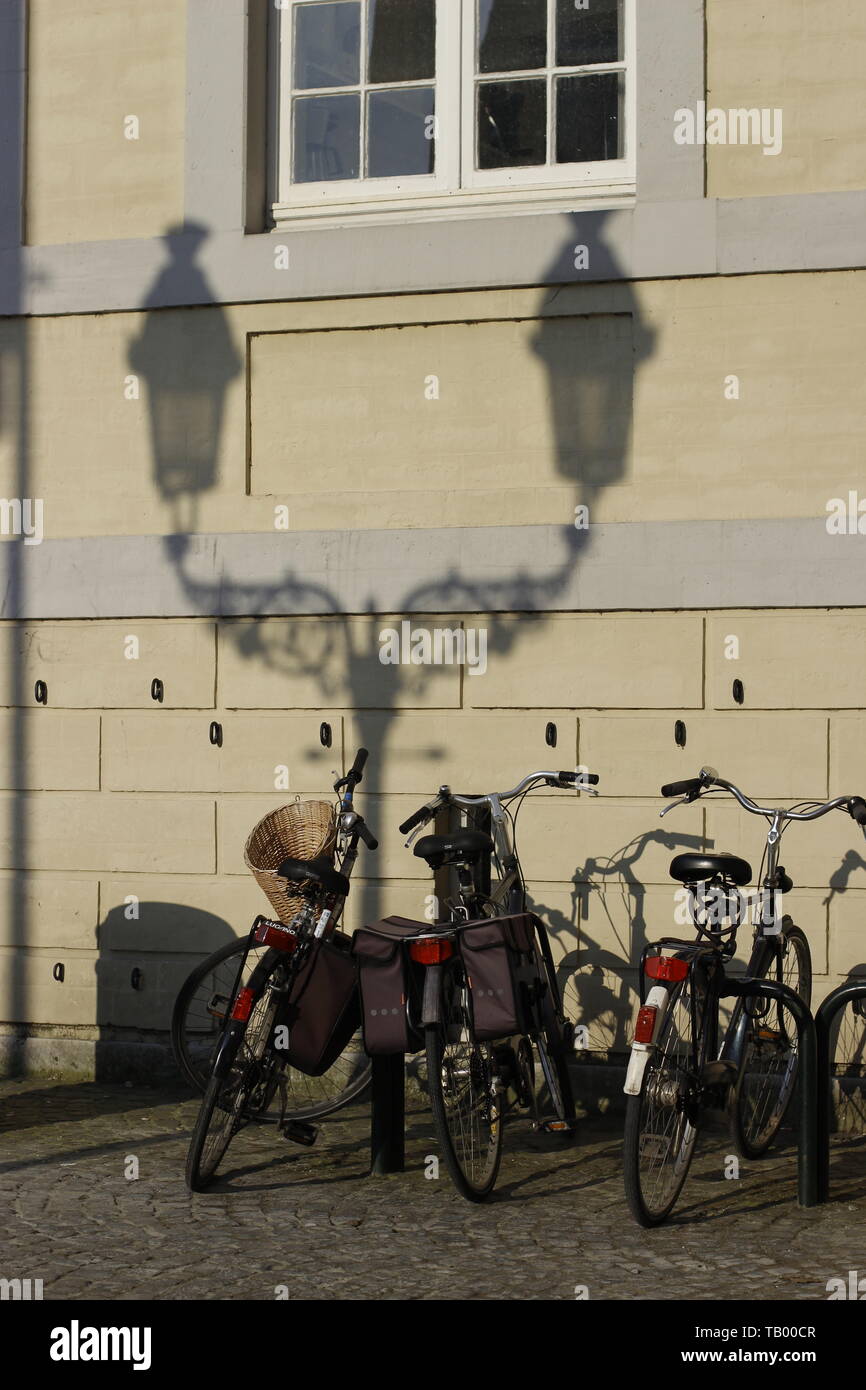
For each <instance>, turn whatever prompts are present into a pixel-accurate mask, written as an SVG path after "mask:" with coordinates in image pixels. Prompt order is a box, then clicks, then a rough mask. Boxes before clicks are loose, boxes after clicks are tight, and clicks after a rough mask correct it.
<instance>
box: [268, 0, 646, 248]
mask: <svg viewBox="0 0 866 1390" xmlns="http://www.w3.org/2000/svg"><path fill="white" fill-rule="evenodd" d="M315 3H317V0H273V4H274V8H273V10H272V12H271V13H272V15H273V17H274V22H273V23H272V24H271V26H270V27H271V34H270V45H271V48H270V53H271V62H272V69H271V71H272V73H273V74H274V79H275V80H274V83H273V88H272V117H271V120H270V123H269V125H270V131H271V138H272V140H273V142H274V143H273V148H272V151H271V160H270V168H271V195H270V201H271V208H272V216H273V220H274V225H275V227H276V228H280V227H285V226H286V225H288V224H297V223H298V222H299V221H304V220H308V219H315V221H316V222H317V223H324V222H326V221H330V222H333V223H337V222H343V221H345V219H346V217H351V218H352V219H353V220H354V219H355V218H361V219H366V220H368V221H373V222H378V221H381V220H382V219H383V218H385V219H386V220H387V219H389V218H396V219H398V220H400V221H407V220H427V219H428V218H429V217H431V216H433V217H436V216H447V217H452V216H453V215H454V214H455V212H458V213H462V214H464V215H466V216H488V215H490V214H491V213H493V214H501V215H504V214H508V213H513V212H516V211H520V210H524V211H538V210H542V209H544V208H556V207H563V206H565V205H566V204H568V205H569V206H573V205H574V202H575V199H576V197H578V198H579V199H580V203H581V206H584V205H585V206H587V208H589V207H598V206H610V205H611V204H612V203H618V202H620V201H631V200H632V199H633V197H634V192H635V145H636V140H637V130H636V126H637V122H636V113H637V97H636V86H637V52H636V47H637V45H636V32H637V21H636V0H623V58H622V61H621V62H617V63H597V64H587V65H586V66H585V67H574V66H572V67H555V66H549V65H546V66H545V67H544V68H543V69H536V70H534V71H527V72H526V73H520V74H517V73H515V74H511V73H509V74H508V79H509V80H510V79H511V78H512V77H517V76H525V77H527V78H532V77H535V78H536V79H537V78H538V77H539V76H540V75H542V74H544V76H545V80H546V81H547V84H548V93H549V100H548V103H547V120H548V140H547V147H548V154H549V155H550V154H552V153H553V150H552V131H553V86H554V78H555V76H556V75H558V74H561V75H565V74H571V73H576V74H580V73H582V72H583V73H596V72H601V73H603V72H622V73H623V74H624V77H625V86H626V90H625V99H624V103H623V116H624V125H625V129H624V131H623V142H624V150H625V153H624V157H623V158H622V159H616V160H613V159H606V160H599V161H596V162H593V163H588V164H546V165H544V166H541V165H532V166H517V167H514V168H504V169H476V168H475V139H476V131H475V86H476V83H477V82H478V81H479V80H480V81H490V80H491V79H492V80H495V74H487V73H484V74H476V72H475V53H476V26H477V20H476V16H477V12H478V7H477V3H476V0H436V76H435V79H433V80H432V82H425V81H423V80H418V81H414V80H413V81H409V82H406V83H401V84H396V85H402V86H406V87H419V86H428V85H433V86H434V87H435V92H436V97H435V110H436V118H437V138H436V171H435V173H433V174H417V175H410V176H403V177H399V178H374V179H340V180H337V179H331V180H327V181H325V182H322V183H301V184H292V182H291V159H292V131H291V115H290V112H289V111H288V110H287V109H286V107H287V106H288V104H289V103H290V102H291V90H292V58H293V54H292V35H293V31H294V23H293V20H294V12H295V10H296V9H298V8H300V7H301V6H302V5H305V4H315ZM361 3H362V6H363V5H364V0H361ZM547 3H548V48H549V52H548V56H549V57H552V56H554V55H553V43H554V41H555V38H554V20H555V13H556V6H555V0H547ZM365 32H366V30H365V28H364V27H362V61H363V56H364V34H365ZM503 80H505V79H504V78H503ZM373 85H374V86H376V85H378V84H373ZM350 86H351V84H347V87H350ZM329 90H330V89H329ZM335 90H336V91H340V90H343V89H340V88H337V89H335ZM282 93H285V94H286V95H285V96H281V94H282ZM455 112H456V113H457V120H456V122H454V121H453V113H455ZM455 126H456V129H455Z"/></svg>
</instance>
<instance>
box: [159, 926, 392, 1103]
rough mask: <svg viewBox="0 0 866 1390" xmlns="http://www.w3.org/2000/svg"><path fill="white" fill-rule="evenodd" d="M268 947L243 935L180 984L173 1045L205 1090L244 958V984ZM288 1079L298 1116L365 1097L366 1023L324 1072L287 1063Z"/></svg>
mask: <svg viewBox="0 0 866 1390" xmlns="http://www.w3.org/2000/svg"><path fill="white" fill-rule="evenodd" d="M269 949H270V948H269V947H268V946H266V945H259V944H258V943H255V944H253V945H252V946H251V945H250V941H249V937H248V936H244V937H238V938H237V939H236V940H234V941H229V942H227V943H226V944H225V945H224V946H220V947H219V948H218V949H217V950H216V951H213V952H212V953H211V955H209V956H207V957H206V958H205V959H204V960H203V961H201V962H200V964H199V965H197V966H196V967H195V969H194V970H193V971H191V972H190V974H189V975H188V976H187V978H186V980H185V981H184V983H183V984H182V985H181V988H180V990H179V992H178V995H177V999H176V1000H175V1005H174V1009H173V1011H172V1018H171V1050H172V1053H173V1055H174V1059H175V1062H176V1064H177V1067H178V1069H179V1070H180V1072H181V1074H182V1075H183V1077H184V1079H185V1080H186V1081H187V1082H188V1083H189V1085H190V1086H191V1087H192V1088H193V1090H195V1091H198V1092H199V1093H200V1094H203V1093H204V1091H205V1090H206V1089H207V1084H208V1082H209V1080H210V1077H211V1072H212V1070H213V1059H214V1054H215V1052H216V1048H217V1045H218V1043H219V1041H220V1038H221V1037H222V1034H223V1030H224V1027H225V1022H226V1018H227V1016H228V1013H229V1012H230V1007H231V1001H232V999H233V997H234V994H235V993H236V985H237V981H238V970H239V968H240V967H241V958H242V957H244V956H245V960H244V963H243V968H242V974H243V979H242V981H241V984H242V985H243V984H248V983H249V979H250V977H251V975H252V973H253V970H254V969H255V968H256V966H257V965H258V964H259V962H260V961H261V959H262V957H263V956H264V955H265V954H266V952H267V951H268V950H269ZM283 1084H284V1086H285V1093H286V1094H285V1100H286V1113H287V1114H289V1113H290V1114H291V1116H292V1118H293V1119H295V1120H311V1119H316V1118H323V1117H324V1116H325V1115H330V1114H333V1112H334V1111H336V1110H340V1109H342V1107H343V1106H344V1105H348V1104H350V1102H351V1101H353V1100H358V1099H360V1097H361V1096H362V1095H363V1094H364V1093H365V1091H366V1090H367V1089H368V1087H369V1085H370V1059H369V1058H368V1057H367V1055H366V1053H365V1052H364V1042H363V1038H362V1035H361V1029H360V1028H357V1029H356V1030H355V1032H354V1034H353V1035H352V1037H351V1038H350V1040H349V1042H348V1044H347V1045H346V1047H345V1049H344V1050H343V1052H341V1054H340V1056H339V1057H338V1058H337V1059H336V1061H335V1062H334V1064H333V1066H331V1067H329V1068H328V1070H327V1071H326V1072H324V1073H323V1074H322V1075H321V1076H310V1075H308V1074H307V1073H306V1072H302V1071H300V1070H299V1069H298V1068H297V1067H293V1066H290V1065H289V1064H288V1063H286V1066H285V1069H284V1071H283ZM257 1118H258V1119H259V1120H261V1121H262V1122H264V1123H270V1124H276V1122H277V1121H278V1119H279V1118H280V1117H279V1115H278V1114H277V1113H276V1112H275V1111H273V1110H269V1111H268V1112H267V1113H266V1114H264V1115H259V1116H258V1117H257Z"/></svg>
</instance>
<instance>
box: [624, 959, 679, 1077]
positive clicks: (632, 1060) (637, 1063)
mask: <svg viewBox="0 0 866 1390" xmlns="http://www.w3.org/2000/svg"><path fill="white" fill-rule="evenodd" d="M669 999H670V995H669V994H668V991H667V990H666V989H665V987H664V985H653V987H652V989H651V990H650V992H649V994H648V995H647V997H646V1002H645V1005H644V1007H645V1008H650V1009H653V1008H654V1009H656V1010H657V1012H656V1021H655V1027H654V1028H653V1037H652V1042H648V1043H641V1042H633V1043H632V1045H631V1056H630V1057H629V1059H628V1070H627V1071H626V1074H625V1085H624V1086H623V1088H622V1089H623V1091H624V1092H625V1094H626V1095H627V1096H639V1095H640V1091H641V1086H642V1085H643V1079H644V1073H645V1072H646V1069H647V1063H648V1062H649V1059H650V1057H651V1056H652V1053H653V1049H654V1048H655V1043H656V1038H657V1037H658V1035H659V1029H660V1028H661V1026H662V1023H663V1022H664V1017H665V1010H666V1009H667V1006H668V1000H669Z"/></svg>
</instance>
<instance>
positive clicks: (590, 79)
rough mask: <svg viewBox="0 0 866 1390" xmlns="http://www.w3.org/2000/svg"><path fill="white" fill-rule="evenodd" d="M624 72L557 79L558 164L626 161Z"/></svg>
mask: <svg viewBox="0 0 866 1390" xmlns="http://www.w3.org/2000/svg"><path fill="white" fill-rule="evenodd" d="M624 92H625V83H624V81H623V74H622V73H620V72H598V73H591V74H589V75H588V76H586V77H557V79H556V162H557V163H558V164H589V163H591V162H592V161H593V160H596V159H622V157H623V148H622V142H623V131H624V129H625V124H624V121H623V117H622V102H623V93H624Z"/></svg>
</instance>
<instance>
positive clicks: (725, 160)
mask: <svg viewBox="0 0 866 1390" xmlns="http://www.w3.org/2000/svg"><path fill="white" fill-rule="evenodd" d="M706 14H707V106H708V107H716V108H721V109H723V110H726V111H727V110H730V109H737V108H745V109H747V110H748V109H751V108H758V109H762V108H772V109H775V108H781V110H782V113H783V116H782V120H783V125H782V129H783V143H782V149H781V152H780V153H779V154H778V155H764V153H763V151H762V149H761V147H760V146H757V147H756V146H752V145H748V146H737V145H711V146H708V147H707V192H708V193H709V195H710V196H711V197H716V198H751V197H762V196H766V195H769V194H779V193H830V192H840V191H843V190H846V189H856V188H863V186H864V184H866V138H864V137H866V10H864V8H863V5H862V4H861V3H860V0H820V3H813V0H802V3H796V4H795V3H792V0H764V3H762V4H761V5H760V7H757V6H756V5H754V4H753V3H752V0H707V10H706Z"/></svg>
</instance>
